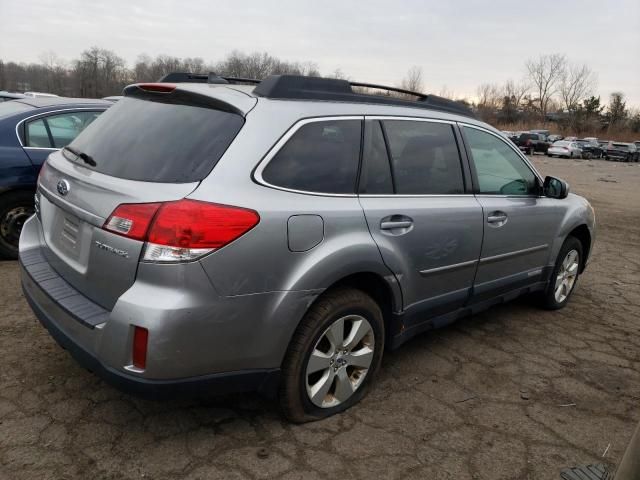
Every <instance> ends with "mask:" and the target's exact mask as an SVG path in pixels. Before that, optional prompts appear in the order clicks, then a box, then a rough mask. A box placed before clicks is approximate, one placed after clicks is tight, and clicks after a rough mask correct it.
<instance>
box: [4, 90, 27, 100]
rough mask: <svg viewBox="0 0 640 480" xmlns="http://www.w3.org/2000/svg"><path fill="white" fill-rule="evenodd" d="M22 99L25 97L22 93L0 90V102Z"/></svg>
mask: <svg viewBox="0 0 640 480" xmlns="http://www.w3.org/2000/svg"><path fill="white" fill-rule="evenodd" d="M24 97H25V96H24V94H22V93H13V92H7V91H6V90H2V91H1V92H0V102H8V101H9V100H16V99H17V98H24Z"/></svg>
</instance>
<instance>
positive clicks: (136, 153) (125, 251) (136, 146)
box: [37, 84, 255, 310]
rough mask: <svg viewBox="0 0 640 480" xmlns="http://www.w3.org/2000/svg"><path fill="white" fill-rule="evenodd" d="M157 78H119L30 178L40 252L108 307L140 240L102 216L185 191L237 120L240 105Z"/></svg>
mask: <svg viewBox="0 0 640 480" xmlns="http://www.w3.org/2000/svg"><path fill="white" fill-rule="evenodd" d="M158 85H161V84H151V85H140V86H132V87H128V88H127V90H126V93H127V96H126V97H125V98H123V99H122V100H120V101H119V102H118V103H117V104H115V105H114V106H113V107H111V108H110V109H109V110H108V111H107V112H106V113H104V114H102V115H101V116H100V117H99V118H98V119H97V120H96V121H94V122H93V123H92V124H91V125H90V126H89V127H87V129H86V130H84V131H83V132H82V133H81V134H80V135H79V136H78V137H77V138H76V139H75V140H74V141H73V142H72V143H71V144H70V145H69V147H68V148H67V149H63V150H61V151H59V152H56V153H53V154H52V155H51V156H50V157H49V159H48V160H47V163H46V166H45V168H43V169H42V172H41V174H40V178H39V180H38V194H37V195H38V197H39V212H38V215H39V218H40V221H41V223H42V228H43V236H44V243H45V247H44V254H45V256H46V257H47V259H48V261H49V262H50V264H51V265H52V267H53V268H54V269H55V270H56V271H57V272H58V274H59V275H60V276H62V277H63V278H64V279H65V280H66V281H67V282H68V283H70V284H71V285H72V286H73V287H74V288H76V289H77V290H78V291H80V292H81V293H82V294H84V295H85V296H87V297H88V298H89V299H91V300H92V301H94V302H95V303H97V304H99V305H101V306H102V307H104V308H106V309H109V310H110V309H112V307H113V306H114V304H115V302H116V301H117V299H118V298H119V297H120V295H122V293H124V292H125V291H126V290H127V289H128V288H129V287H130V286H131V285H132V284H133V282H134V281H135V276H136V271H137V267H138V262H139V260H140V255H141V253H142V251H143V247H144V241H141V240H138V239H136V238H131V237H132V236H131V235H123V234H118V233H114V232H113V231H108V230H107V229H105V228H104V225H105V222H107V220H108V219H109V218H110V216H111V215H112V213H113V212H114V211H115V210H116V209H117V208H118V207H119V206H121V205H123V204H147V205H148V204H158V205H163V203H162V202H171V201H176V200H180V199H183V198H184V197H186V196H187V195H189V193H191V192H192V191H193V190H194V189H195V188H196V187H197V186H198V184H199V182H200V181H201V180H202V179H203V178H205V177H206V176H207V175H208V174H209V173H210V172H211V170H212V169H213V168H214V167H215V165H216V163H217V162H218V160H219V159H220V158H221V157H222V155H223V154H224V152H225V151H226V149H227V147H228V146H229V145H230V144H231V142H232V141H233V139H234V138H235V136H236V135H237V133H238V132H239V131H240V129H241V128H242V125H243V124H244V117H243V111H242V110H241V109H239V108H237V107H234V106H233V105H231V104H229V103H226V102H224V101H221V100H219V99H216V98H213V97H211V96H206V95H201V94H195V93H193V92H187V91H180V90H177V89H176V87H175V86H171V85H169V86H166V85H165V86H164V87H162V88H164V89H162V88H161V87H158ZM227 90H228V89H227ZM246 98H249V97H246ZM252 100H253V101H255V99H252ZM112 230H113V229H112Z"/></svg>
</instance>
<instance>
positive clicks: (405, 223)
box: [380, 220, 413, 230]
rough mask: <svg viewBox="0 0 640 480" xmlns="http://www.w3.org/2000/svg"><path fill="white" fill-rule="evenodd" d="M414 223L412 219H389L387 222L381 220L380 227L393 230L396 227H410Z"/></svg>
mask: <svg viewBox="0 0 640 480" xmlns="http://www.w3.org/2000/svg"><path fill="white" fill-rule="evenodd" d="M411 225H413V222H412V221H410V220H396V221H393V220H389V221H386V222H380V228H381V229H382V230H393V229H395V228H409V227H410V226H411Z"/></svg>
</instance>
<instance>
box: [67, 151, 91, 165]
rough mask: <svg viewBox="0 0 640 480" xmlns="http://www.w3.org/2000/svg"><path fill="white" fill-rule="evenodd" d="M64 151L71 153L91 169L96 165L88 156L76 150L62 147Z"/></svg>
mask: <svg viewBox="0 0 640 480" xmlns="http://www.w3.org/2000/svg"><path fill="white" fill-rule="evenodd" d="M64 149H65V150H67V151H68V152H71V153H72V154H74V155H75V156H76V157H78V158H80V159H81V160H82V161H83V162H84V163H86V164H87V165H91V166H92V167H95V166H96V165H97V164H96V161H95V160H94V159H93V158H92V157H91V156H90V155H87V154H86V153H84V152H78V151H77V150H74V149H73V148H71V147H64Z"/></svg>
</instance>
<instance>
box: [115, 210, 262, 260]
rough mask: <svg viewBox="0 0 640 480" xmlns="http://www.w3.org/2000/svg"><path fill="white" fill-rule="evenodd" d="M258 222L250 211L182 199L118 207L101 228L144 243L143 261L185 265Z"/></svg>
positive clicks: (227, 242)
mask: <svg viewBox="0 0 640 480" xmlns="http://www.w3.org/2000/svg"><path fill="white" fill-rule="evenodd" d="M259 221H260V216H259V215H258V213H257V212H255V211H253V210H249V209H246V208H240V207H232V206H229V205H219V204H216V203H207V202H200V201H197V200H188V199H183V200H179V201H176V202H166V203H142V204H123V205H120V206H119V207H118V208H116V209H115V211H114V212H113V213H112V214H111V216H110V217H109V219H108V220H107V222H105V224H104V226H103V228H104V229H105V230H109V231H111V232H114V233H117V234H119V235H123V236H125V237H129V238H134V239H136V240H143V241H146V242H147V244H146V245H145V249H144V254H143V257H142V258H143V260H145V261H149V262H184V261H190V260H194V259H196V258H198V257H201V256H202V255H205V254H207V253H210V252H212V251H214V250H217V249H218V248H221V247H224V246H225V245H227V244H229V243H231V242H232V241H234V240H235V239H237V238H238V237H240V236H242V235H244V234H245V233H247V232H248V231H249V230H251V229H252V228H253V227H254V226H256V225H257V223H258V222H259Z"/></svg>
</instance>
